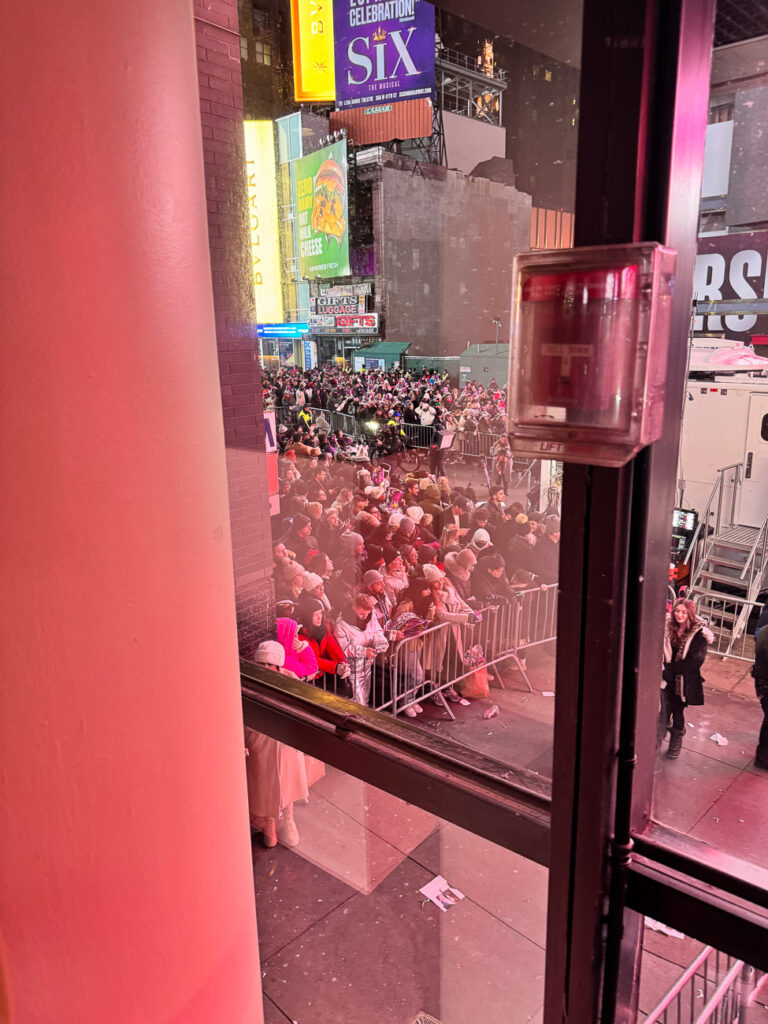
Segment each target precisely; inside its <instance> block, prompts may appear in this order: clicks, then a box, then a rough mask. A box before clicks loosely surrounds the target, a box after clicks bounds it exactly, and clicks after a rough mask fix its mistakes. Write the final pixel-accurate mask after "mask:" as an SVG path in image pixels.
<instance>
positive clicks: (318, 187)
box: [292, 142, 350, 278]
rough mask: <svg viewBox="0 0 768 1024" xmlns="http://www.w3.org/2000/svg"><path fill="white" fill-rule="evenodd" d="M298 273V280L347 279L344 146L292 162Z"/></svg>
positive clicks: (347, 251) (347, 242) (321, 151)
mask: <svg viewBox="0 0 768 1024" xmlns="http://www.w3.org/2000/svg"><path fill="white" fill-rule="evenodd" d="M292 172H293V175H294V180H295V183H296V215H297V222H298V232H299V273H300V275H301V276H302V277H326V278H327V277H347V276H348V275H349V274H350V266H349V226H348V219H349V211H348V209H347V144H346V142H334V144H333V145H332V146H326V147H325V148H324V149H320V150H318V151H317V152H316V153H310V154H309V155H308V156H303V157H301V159H300V160H295V161H294V163H293V165H292Z"/></svg>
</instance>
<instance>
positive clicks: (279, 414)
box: [275, 405, 297, 427]
mask: <svg viewBox="0 0 768 1024" xmlns="http://www.w3.org/2000/svg"><path fill="white" fill-rule="evenodd" d="M296 415H297V414H296V413H295V412H294V411H293V409H291V407H290V405H279V406H278V407H277V408H276V409H275V420H276V421H277V425H278V427H280V426H286V427H293V426H295V425H296Z"/></svg>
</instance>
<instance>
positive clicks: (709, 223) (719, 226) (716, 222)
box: [699, 210, 725, 235]
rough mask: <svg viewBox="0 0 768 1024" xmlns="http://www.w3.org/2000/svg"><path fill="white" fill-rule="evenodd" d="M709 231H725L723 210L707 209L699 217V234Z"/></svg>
mask: <svg viewBox="0 0 768 1024" xmlns="http://www.w3.org/2000/svg"><path fill="white" fill-rule="evenodd" d="M709 231H725V210H707V211H706V212H704V213H702V214H701V217H700V218H699V234H700V235H703V234H706V233H707V232H709Z"/></svg>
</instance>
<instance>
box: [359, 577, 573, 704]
mask: <svg viewBox="0 0 768 1024" xmlns="http://www.w3.org/2000/svg"><path fill="white" fill-rule="evenodd" d="M479 614H480V617H481V619H480V622H478V623H476V624H475V625H469V624H463V623H455V622H441V623H438V624H437V625H435V626H431V627H430V628H429V629H426V630H424V632H422V633H420V634H419V635H418V636H415V637H408V638H406V639H404V640H400V641H399V642H397V643H396V644H395V645H394V648H392V649H391V650H390V653H389V657H388V686H387V688H386V689H387V692H385V693H383V694H382V696H381V699H380V700H379V701H378V702H377V703H375V705H374V706H375V707H376V709H377V710H378V711H391V712H392V714H394V715H398V714H400V713H401V712H403V711H404V710H405V709H406V708H407V707H409V706H410V705H412V704H415V703H418V701H419V700H421V699H423V698H424V697H427V696H433V695H434V696H435V697H437V699H438V700H439V701H440V702H441V703H442V704H443V705H444V707H445V710H446V711H447V712H448V715H449V716H450V718H452V719H453V718H455V716H454V714H453V712H452V711H451V709H450V706H449V705H448V703H447V702H446V700H445V695H444V694H445V691H446V690H448V689H450V688H451V687H453V686H454V685H455V684H456V683H457V682H461V680H463V679H466V678H467V677H468V676H471V675H472V674H473V673H474V672H476V671H478V669H482V668H485V669H487V670H489V671H492V672H493V673H494V675H495V676H496V679H497V681H498V683H499V685H500V686H501V687H502V689H504V688H505V685H504V682H503V680H502V679H501V677H500V676H499V674H498V672H497V671H496V666H497V665H499V664H501V662H503V661H513V662H514V663H515V666H516V668H517V669H518V671H519V672H520V675H521V677H522V679H523V681H524V682H525V684H526V686H527V687H528V690H529V691H530V692H531V693H533V692H534V688H533V686H532V684H531V681H530V679H529V678H528V674H527V671H526V665H525V651H526V650H527V649H528V648H530V647H535V646H537V645H540V644H544V643H547V642H549V641H551V640H554V639H555V637H556V635H557V585H556V584H550V585H548V586H544V587H538V588H531V589H530V590H523V591H520V592H519V593H518V594H516V595H515V598H514V600H513V601H511V602H509V603H504V604H498V605H492V606H490V607H487V608H483V609H482V610H481V611H480V613H479ZM478 645H479V647H480V648H482V662H480V663H479V664H477V663H475V662H472V663H468V661H467V659H466V655H467V653H468V652H470V651H471V650H472V649H473V648H476V647H477V646H478Z"/></svg>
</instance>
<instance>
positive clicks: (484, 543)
mask: <svg viewBox="0 0 768 1024" xmlns="http://www.w3.org/2000/svg"><path fill="white" fill-rule="evenodd" d="M490 543H491V535H490V534H489V533H488V531H487V530H475V532H474V534H473V535H472V544H473V545H474V546H475V547H476V548H487V547H488V545H489V544H490Z"/></svg>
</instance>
